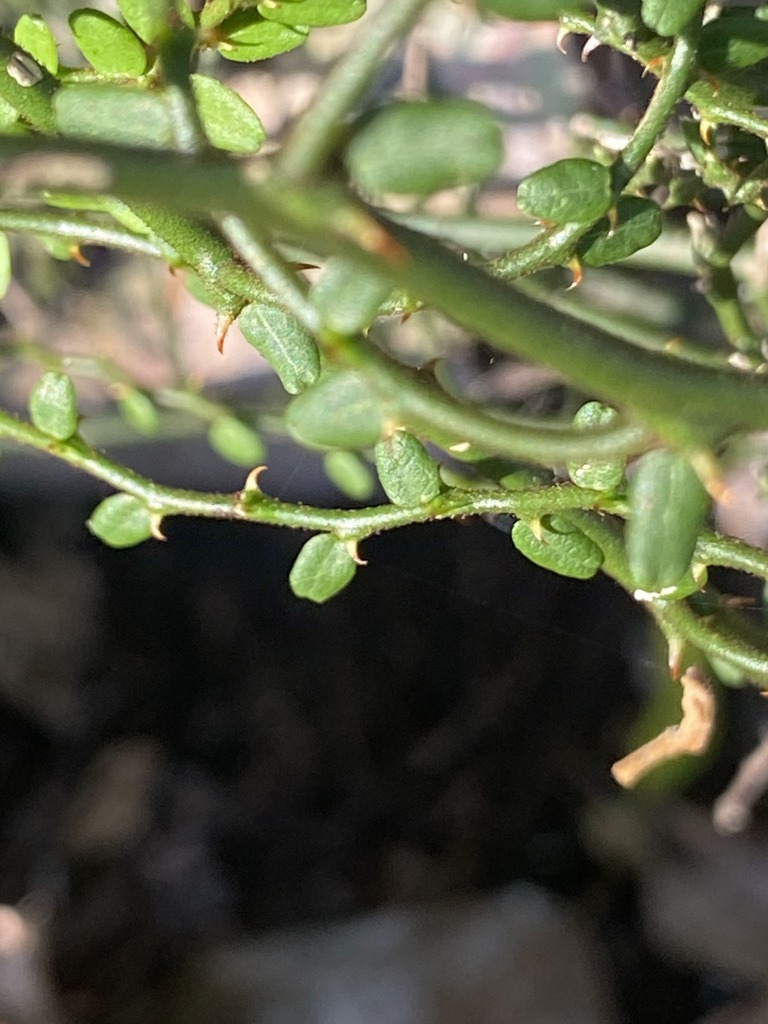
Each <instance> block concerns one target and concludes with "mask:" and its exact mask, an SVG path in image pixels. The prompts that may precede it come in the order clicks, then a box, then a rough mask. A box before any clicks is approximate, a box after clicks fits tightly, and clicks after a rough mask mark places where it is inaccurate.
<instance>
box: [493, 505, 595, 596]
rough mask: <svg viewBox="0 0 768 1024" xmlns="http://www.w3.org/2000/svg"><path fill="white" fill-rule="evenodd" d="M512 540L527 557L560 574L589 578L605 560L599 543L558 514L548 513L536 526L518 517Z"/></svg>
mask: <svg viewBox="0 0 768 1024" xmlns="http://www.w3.org/2000/svg"><path fill="white" fill-rule="evenodd" d="M512 542H513V544H514V545H515V547H516V548H517V550H518V551H519V552H520V553H521V554H523V555H525V557H526V558H529V559H530V560H531V561H532V562H534V563H535V564H536V565H538V566H541V568H542V569H549V570H550V571H551V572H556V573H558V574H559V575H560V576H570V577H572V578H573V579H577V580H588V579H591V578H592V577H593V576H594V575H595V573H596V572H597V571H598V569H599V568H600V566H601V565H602V564H603V553H602V551H601V550H600V548H599V547H598V546H597V544H595V542H594V541H592V540H590V539H589V537H587V536H586V534H584V533H582V532H581V531H580V530H577V529H576V528H575V527H573V526H571V524H570V523H568V522H567V521H565V520H564V519H562V518H560V517H559V516H547V517H545V518H544V519H542V520H540V521H539V522H538V523H537V524H536V528H535V530H534V529H532V528H531V526H530V525H529V524H528V523H525V522H523V521H522V520H520V521H518V522H517V523H515V525H514V526H513V527H512Z"/></svg>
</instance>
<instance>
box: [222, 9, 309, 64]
mask: <svg viewBox="0 0 768 1024" xmlns="http://www.w3.org/2000/svg"><path fill="white" fill-rule="evenodd" d="M217 32H218V35H219V37H220V40H221V41H220V42H219V44H218V50H219V53H220V54H221V55H222V57H226V58H227V60H235V61H239V62H245V63H250V62H251V61H255V60H265V59H266V58H267V57H274V56H276V55H277V54H278V53H287V52H288V51H289V50H294V49H296V47H297V46H301V45H302V43H304V42H305V41H306V38H307V35H308V33H309V29H308V28H304V27H303V26H301V25H281V24H280V23H279V22H277V21H267V20H266V18H262V16H261V15H260V14H259V13H258V11H252V10H250V11H249V10H245V11H237V12H236V13H235V14H233V15H232V16H231V17H229V18H227V19H226V21H224V22H222V24H221V25H220V26H219V28H218V30H217Z"/></svg>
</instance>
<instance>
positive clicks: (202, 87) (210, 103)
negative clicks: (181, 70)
mask: <svg viewBox="0 0 768 1024" xmlns="http://www.w3.org/2000/svg"><path fill="white" fill-rule="evenodd" d="M190 80H191V82H192V91H193V92H194V95H195V102H196V103H197V110H198V114H199V115H200V122H201V124H202V126H203V131H204V132H205V134H206V136H207V138H208V141H209V142H210V144H211V145H212V146H216V148H217V149H224V150H227V151H228V152H230V153H256V152H257V151H258V150H259V149H260V148H261V144H262V143H263V142H264V139H265V138H266V133H265V131H264V126H263V125H262V123H261V121H260V120H259V118H258V117H257V116H256V114H255V112H254V111H253V110H252V109H251V108H250V107H249V106H248V104H247V103H246V102H245V100H244V99H243V98H242V97H241V96H238V94H237V93H236V92H235V91H234V89H230V88H229V86H227V85H224V84H223V83H222V82H219V81H217V80H216V79H215V78H210V77H209V76H208V75H198V74H194V75H190Z"/></svg>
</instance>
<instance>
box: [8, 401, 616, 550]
mask: <svg viewBox="0 0 768 1024" xmlns="http://www.w3.org/2000/svg"><path fill="white" fill-rule="evenodd" d="M0 437H7V438H9V439H11V440H13V441H16V442H18V443H19V444H22V445H26V446H27V447H31V448H36V449H38V450H40V451H44V452H47V453H48V454H49V455H52V456H54V457H55V458H58V459H61V460H62V461H64V462H66V463H68V464H69V465H71V466H73V467H75V468H78V469H81V470H84V471H85V472H87V473H89V474H90V475H91V476H93V477H95V478H96V479H98V480H103V481H104V482H106V483H108V484H110V485H111V486H112V487H113V488H115V490H118V491H123V492H124V493H126V494H131V495H133V496H134V497H136V498H140V499H141V500H142V501H144V502H145V503H146V504H147V505H148V507H149V508H150V509H151V510H152V511H153V512H156V513H157V514H158V515H160V516H162V517H166V516H176V515H183V516H197V517H203V518H208V519H232V520H240V521H247V522H253V523H268V524H271V525H274V526H286V527H292V528H294V529H302V530H316V531H323V532H331V533H335V534H336V535H337V536H339V537H341V538H342V539H350V540H351V539H358V540H359V539H362V538H364V537H369V536H371V535H372V534H374V533H380V532H381V531H384V530H392V529H395V528H397V527H400V526H406V525H408V524H410V523H423V522H427V521H432V520H435V519H455V518H462V517H465V516H475V515H485V514H511V515H520V516H523V517H525V518H527V519H533V518H536V517H537V516H541V515H545V514H546V513H551V512H559V511H562V510H567V509H573V508H595V507H598V506H599V505H601V504H605V503H608V504H609V503H610V502H609V501H607V499H606V498H605V495H602V494H600V493H599V492H597V491H587V490H583V489H580V488H577V487H573V486H572V485H569V484H563V485H555V486H552V487H543V488H533V489H531V490H521V491H501V490H499V491H487V490H486V491H474V492H473V491H464V490H457V489H451V490H448V491H445V492H444V493H442V494H441V495H439V496H438V497H437V498H435V499H434V500H433V501H431V502H429V504H427V505H418V506H413V507H407V508H406V507H399V506H396V505H382V506H380V507H377V508H365V509H352V510H346V509H324V508H315V507H313V506H311V505H296V504H292V503H290V502H284V501H280V500H278V499H276V498H270V497H268V496H267V495H264V494H262V493H261V492H260V491H254V490H250V491H242V492H238V493H236V494H206V493H202V492H197V491H188V490H182V489H179V488H174V487H165V486H163V485H161V484H157V483H155V482H154V481H152V480H148V479H147V478H146V477H143V476H140V475H139V474H138V473H135V472H133V470H131V469H128V468H127V467H125V466H122V465H120V464H119V463H116V462H114V461H113V460H112V459H109V458H108V457H107V456H105V455H103V454H101V453H99V452H95V451H93V450H92V449H90V448H89V447H88V445H86V444H85V443H84V442H83V441H82V440H81V439H80V438H78V437H74V438H71V439H70V440H69V441H55V440H53V439H51V438H50V437H48V436H47V435H45V434H43V433H41V432H40V431H39V430H37V429H36V428H35V427H33V426H31V425H30V424H28V423H24V422H22V421H21V420H18V419H16V418H15V417H13V416H11V415H10V414H9V413H5V412H0Z"/></svg>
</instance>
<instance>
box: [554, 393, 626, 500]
mask: <svg viewBox="0 0 768 1024" xmlns="http://www.w3.org/2000/svg"><path fill="white" fill-rule="evenodd" d="M618 419H619V414H618V413H617V412H616V410H615V409H611V407H610V406H608V405H603V404H602V403H601V402H587V403H586V404H585V405H582V407H581V408H580V409H578V410H577V412H576V415H575V416H574V417H573V425H574V427H576V429H577V430H594V429H595V428H596V427H609V426H610V425H611V424H612V423H616V421H617V420H618ZM624 465H625V462H624V459H602V460H599V459H593V460H592V461H591V462H569V463H568V476H569V477H570V478H571V480H573V482H574V483H575V484H576V485H577V487H588V488H590V489H592V490H595V491H612V490H614V488H616V487H618V486H619V484H620V483H621V481H622V480H623V479H624Z"/></svg>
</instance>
